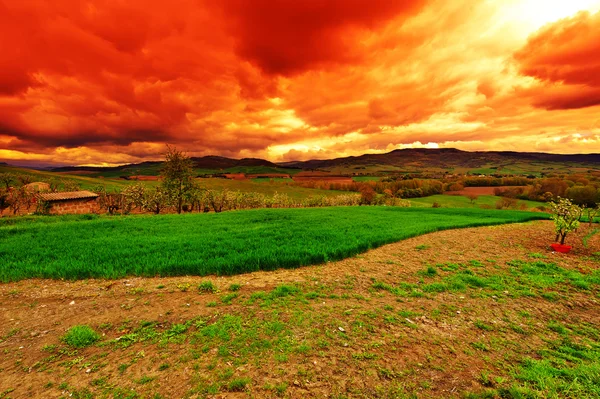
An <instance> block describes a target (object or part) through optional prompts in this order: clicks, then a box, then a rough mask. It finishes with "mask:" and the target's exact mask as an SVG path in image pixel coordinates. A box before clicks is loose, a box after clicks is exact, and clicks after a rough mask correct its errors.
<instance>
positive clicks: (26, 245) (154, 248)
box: [0, 207, 547, 282]
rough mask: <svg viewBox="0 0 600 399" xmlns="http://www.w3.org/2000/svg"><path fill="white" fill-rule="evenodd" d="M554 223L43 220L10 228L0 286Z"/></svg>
mask: <svg viewBox="0 0 600 399" xmlns="http://www.w3.org/2000/svg"><path fill="white" fill-rule="evenodd" d="M545 218H547V215H546V214H542V213H528V212H518V211H497V210H483V209H433V208H431V209H429V208H426V209H424V208H420V209H417V208H415V209H411V208H395V207H330V208H310V209H259V210H247V211H240V212H226V213H214V214H213V213H211V214H186V215H157V216H151V215H131V216H123V217H113V218H111V217H98V218H93V219H92V220H86V219H84V218H56V219H54V218H53V217H33V218H27V219H23V220H20V221H19V223H16V224H0V253H1V254H2V266H0V281H2V282H9V281H18V280H22V279H27V278H54V279H70V280H74V279H86V278H109V279H115V278H122V277H125V276H131V275H137V276H153V277H154V276H183V275H210V274H216V275H224V274H225V275H230V274H237V273H246V272H252V271H257V270H273V269H277V268H292V267H298V266H305V265H311V264H319V263H323V262H327V261H332V260H338V259H343V258H347V257H351V256H354V255H357V254H359V253H361V252H365V251H367V250H368V249H371V248H375V247H378V246H381V245H384V244H388V243H391V242H396V241H399V240H402V239H405V238H410V237H414V236H417V235H419V234H424V233H429V232H433V231H438V230H443V229H450V228H459V227H474V226H486V225H495V224H503V223H512V222H524V221H528V220H534V219H545ZM290 237H298V239H290ZM300 237H301V239H300ZM86 248H94V250H93V251H87V250H85V249H86ZM240 248H243V249H244V250H243V251H240ZM82 254H85V256H82Z"/></svg>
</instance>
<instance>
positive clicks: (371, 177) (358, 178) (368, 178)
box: [352, 176, 381, 181]
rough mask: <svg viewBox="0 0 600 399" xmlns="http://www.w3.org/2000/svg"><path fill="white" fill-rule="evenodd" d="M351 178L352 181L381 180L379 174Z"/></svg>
mask: <svg viewBox="0 0 600 399" xmlns="http://www.w3.org/2000/svg"><path fill="white" fill-rule="evenodd" d="M352 180H354V181H379V180H381V177H380V176H353V177H352Z"/></svg>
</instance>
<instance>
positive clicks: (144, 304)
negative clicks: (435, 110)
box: [0, 222, 600, 398]
mask: <svg viewBox="0 0 600 399" xmlns="http://www.w3.org/2000/svg"><path fill="white" fill-rule="evenodd" d="M585 232H586V231H585V228H584V227H582V229H581V231H580V232H578V233H576V234H574V235H573V236H570V237H569V238H568V243H570V244H572V245H574V249H573V251H572V252H571V253H569V254H559V253H554V252H551V251H550V250H549V247H548V245H549V244H550V243H551V242H552V238H553V233H552V224H551V223H550V222H531V223H526V224H514V225H504V226H496V227H484V228H468V229H461V230H450V231H443V232H437V233H432V234H427V235H424V236H420V237H416V238H412V239H409V240H405V241H402V242H399V243H395V244H391V245H386V246H384V247H381V248H378V249H375V250H371V251H369V252H367V253H364V254H362V255H360V256H357V257H354V258H350V259H346V260H343V261H339V262H332V263H327V264H323V265H320V266H312V267H303V268H299V269H294V270H277V271H273V272H256V273H251V274H244V275H238V276H231V277H222V276H221V277H217V276H209V277H191V276H190V277H179V278H129V279H124V280H115V281H106V280H84V281H50V280H26V281H21V282H17V283H10V284H2V285H0V337H2V340H0V398H9V397H10V398H59V397H69V396H72V397H96V396H97V397H104V396H102V395H105V396H106V397H148V398H152V397H156V398H158V397H163V398H182V397H215V398H230V397H231V398H238V397H289V398H305V397H314V398H323V397H403V396H401V395H404V394H407V393H412V394H414V395H416V396H418V397H461V395H463V394H464V393H465V392H479V391H482V390H484V389H485V386H484V385H483V383H482V381H481V375H482V372H484V371H485V372H489V373H490V374H491V375H497V376H503V375H505V373H506V369H507V367H509V366H511V365H513V366H514V365H516V364H517V363H518V361H519V359H520V358H521V356H524V355H530V356H532V357H535V356H537V355H536V350H537V349H538V348H539V347H540V346H542V345H543V344H544V338H545V336H546V335H547V333H546V332H544V331H545V328H546V324H547V322H548V321H549V320H554V319H560V318H561V317H567V316H568V317H569V320H577V321H581V322H587V323H591V324H592V325H600V299H598V297H594V296H590V295H585V294H583V293H579V292H569V293H568V294H565V296H564V297H562V298H560V299H559V300H557V301H546V300H542V299H540V298H527V297H521V298H518V299H511V298H510V296H509V295H508V293H507V297H506V298H503V299H502V298H501V299H499V298H493V297H486V296H478V295H476V293H475V294H473V293H471V294H464V293H450V292H442V293H439V294H437V295H435V296H429V295H426V296H423V297H403V298H398V297H396V296H394V295H391V294H389V293H388V292H385V291H377V290H374V289H373V284H374V282H375V281H379V282H384V283H387V284H399V283H401V282H407V283H413V284H419V283H421V282H422V281H423V277H422V276H421V275H419V273H420V272H422V271H423V270H424V268H426V267H427V265H436V264H442V263H461V264H467V263H469V262H480V263H482V264H484V265H485V266H484V267H486V268H493V267H498V268H503V267H505V265H506V263H507V262H509V261H512V260H515V259H531V258H532V257H534V258H542V257H543V258H545V261H548V262H555V263H557V264H558V265H560V266H561V267H565V268H569V269H573V270H577V271H580V272H583V273H589V272H590V271H592V270H595V269H597V268H598V267H599V263H598V262H597V261H596V260H594V259H595V258H594V257H593V254H594V253H595V252H597V251H600V240H599V238H598V237H595V238H593V239H591V240H590V242H589V243H588V247H587V248H585V247H584V246H583V244H582V237H583V235H584V234H585ZM207 280H210V281H212V282H213V283H214V284H215V285H216V287H218V288H219V290H220V292H217V293H208V294H202V293H200V292H198V290H197V289H196V287H197V286H198V284H199V283H201V282H203V281H207ZM232 284H239V285H240V286H241V288H240V290H239V291H238V293H239V297H237V298H235V299H234V300H232V301H231V303H224V302H223V300H222V297H223V295H224V294H227V293H228V292H229V291H228V287H230V286H231V285H232ZM282 284H285V285H294V286H298V287H301V288H302V290H303V291H304V292H309V291H311V290H313V289H314V290H321V291H319V292H326V293H327V295H326V296H319V297H318V298H317V299H316V300H310V301H304V302H295V301H292V300H290V301H288V302H284V303H283V305H281V304H279V305H278V302H275V304H274V305H271V306H264V305H263V306H261V305H260V304H259V303H249V302H248V299H250V298H251V297H252V294H254V293H257V292H261V291H264V292H271V291H272V290H273V289H275V288H276V287H277V286H280V285H282ZM398 312H404V313H400V314H401V315H400V316H398V314H399V313H398ZM274 314H276V316H273V315H274ZM523 314H527V315H529V316H528V317H527V318H523V317H522V316H520V315H523ZM224 315H238V316H240V317H242V318H243V319H244V322H245V323H254V322H256V320H261V319H263V318H265V319H267V318H270V317H276V318H278V319H279V320H281V321H282V322H283V323H284V324H285V325H286V328H289V329H290V331H291V334H292V336H291V337H290V339H291V340H292V341H293V342H305V343H307V345H308V346H309V347H310V349H308V350H306V351H296V352H293V351H292V352H290V353H289V354H288V355H286V357H285V358H283V359H282V358H281V356H279V357H278V353H276V352H278V350H276V349H277V348H278V347H274V349H273V352H274V353H270V352H268V351H267V352H266V353H264V352H263V353H262V354H261V355H260V356H258V355H257V356H254V355H252V354H250V355H239V354H237V355H236V354H235V353H234V354H232V355H231V356H230V357H219V355H218V353H217V351H218V349H219V348H217V347H209V348H208V349H207V350H206V351H205V352H204V351H201V350H200V349H199V348H200V347H201V346H202V343H194V342H192V340H191V339H186V340H184V341H182V342H178V343H168V344H165V345H160V344H150V343H136V344H134V345H132V346H129V347H127V348H123V349H121V348H115V347H113V346H110V345H108V346H102V345H96V346H91V347H88V348H85V349H79V350H77V351H72V353H67V352H68V351H67V352H65V351H63V352H62V354H60V356H59V355H57V352H56V350H57V349H55V350H54V352H53V351H52V348H53V347H52V346H53V345H55V346H56V347H57V348H64V347H65V345H64V344H63V343H62V342H61V337H62V336H63V335H64V334H65V332H66V331H67V330H68V329H69V328H70V327H72V326H74V325H80V324H87V325H89V326H91V327H93V328H94V329H96V330H97V331H99V332H101V334H102V335H103V337H102V341H101V342H108V341H110V340H114V339H117V338H119V337H122V336H123V335H125V334H127V333H130V332H132V331H133V329H134V327H135V326H137V325H138V324H139V323H140V322H141V321H142V320H150V321H155V322H157V323H158V327H161V326H164V328H167V327H168V326H170V325H172V324H175V323H183V322H185V321H187V320H191V319H194V318H198V317H202V318H205V320H208V321H209V323H210V322H211V321H212V320H217V319H219V318H222V317H223V316H224ZM392 315H393V316H394V317H395V319H397V320H396V321H393V320H394V319H393V318H391V317H392ZM402 315H407V316H406V317H405V316H402ZM300 317H302V319H301V320H305V322H303V324H302V323H296V324H293V323H294V322H292V321H291V320H300ZM391 320H392V321H391ZM478 320H483V321H485V323H487V324H489V325H491V326H495V328H496V331H495V332H488V331H485V330H481V329H479V328H476V327H474V322H476V321H478ZM509 324H510V325H517V326H523V328H525V329H527V330H528V331H529V332H530V333H528V334H526V335H522V334H519V333H517V332H514V331H512V330H510V329H506V328H504V327H503V326H507V325H509ZM107 326H108V327H107ZM111 326H112V327H111ZM499 331H501V334H500V332H499ZM477 342H479V343H485V345H487V346H488V347H489V348H490V349H489V350H487V351H480V350H477V349H474V345H473V343H477ZM249 344H250V342H249ZM51 354H54V355H56V357H55V358H52V359H48V358H49V356H50V355H51ZM244 356H246V357H245V358H244ZM163 363H168V364H169V365H170V366H169V368H167V369H163V368H162V367H159V365H160V364H163ZM41 364H43V365H45V366H44V367H40V365H41ZM123 364H128V365H129V366H127V368H126V370H124V371H123V370H122V369H121V368H122V367H121V368H119V366H120V365H123ZM228 369H231V370H232V371H233V374H234V377H244V378H248V379H249V381H250V383H249V384H247V386H245V388H244V389H242V390H241V392H237V391H236V390H235V389H234V388H235V387H233V388H231V387H230V389H227V383H228V381H229V380H227V378H228V377H227V376H224V377H223V376H222V374H223V372H224V371H223V370H228ZM219 376H221V377H219ZM145 377H148V379H150V381H149V382H147V383H146V382H144V381H146V380H145V379H144V378H145ZM507 378H508V377H507ZM99 381H100V382H99ZM218 381H222V385H221V388H220V389H218V392H207V391H206V390H202V389H200V388H198V387H199V386H200V385H202V384H203V383H205V382H206V383H208V382H214V383H217V382H218ZM278 384H279V385H278ZM101 386H104V387H105V388H104V390H102V389H100V388H98V387H101ZM106 386H109V387H112V388H110V389H112V391H111V390H110V389H108V388H106ZM275 386H279V389H275V388H273V387H275ZM117 387H118V388H119V389H121V388H122V389H128V390H130V391H128V392H134V391H135V392H137V395H138V396H118V395H117V393H118V392H120V391H118V389H117ZM85 389H89V392H91V393H93V396H82V395H83V394H82V393H81V392H84V391H83V390H85ZM107 389H108V390H107ZM85 392H88V391H85ZM115 392H117V393H115ZM78 395H79V396H78ZM111 395H112V396H111ZM155 395H157V396H155ZM158 395H160V396H158Z"/></svg>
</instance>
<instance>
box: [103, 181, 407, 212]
mask: <svg viewBox="0 0 600 399" xmlns="http://www.w3.org/2000/svg"><path fill="white" fill-rule="evenodd" d="M95 191H96V192H97V193H98V194H99V195H100V197H99V205H100V207H101V209H102V210H103V211H105V212H108V213H110V214H129V213H140V212H152V213H155V214H160V213H164V212H168V211H175V212H179V210H180V209H181V212H217V213H218V212H224V211H231V210H239V209H257V208H310V207H322V206H356V205H390V206H409V203H408V202H407V201H403V200H401V199H398V198H386V197H385V196H373V197H370V196H369V195H368V194H367V195H365V194H364V193H361V194H354V193H352V194H351V193H349V194H341V195H336V196H324V195H318V196H310V197H308V198H304V199H301V200H295V199H293V198H291V197H289V196H288V195H286V194H281V193H275V194H274V195H273V196H268V195H264V194H261V193H255V192H240V191H229V190H206V189H202V188H198V187H195V188H194V189H192V190H185V191H183V192H182V197H181V200H180V198H178V197H177V194H178V192H179V191H176V192H175V193H174V194H175V195H173V194H169V193H168V191H166V190H165V189H164V187H162V186H160V187H156V188H148V187H146V186H144V185H142V184H136V185H133V186H129V187H127V188H125V189H124V190H123V191H121V192H117V193H110V192H106V191H105V190H104V189H103V188H102V187H98V188H97V189H96V190H95ZM180 206H181V208H180ZM181 212H180V213H181Z"/></svg>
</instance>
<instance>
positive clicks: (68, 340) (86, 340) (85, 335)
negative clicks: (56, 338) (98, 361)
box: [61, 325, 100, 348]
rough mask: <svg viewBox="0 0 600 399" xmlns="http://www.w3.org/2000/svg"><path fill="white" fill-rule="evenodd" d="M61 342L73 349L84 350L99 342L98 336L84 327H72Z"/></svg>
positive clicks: (90, 329) (89, 328) (87, 327)
mask: <svg viewBox="0 0 600 399" xmlns="http://www.w3.org/2000/svg"><path fill="white" fill-rule="evenodd" d="M61 340H62V341H63V342H64V343H65V344H67V345H69V346H71V347H73V348H86V347H88V346H90V345H93V344H94V343H96V342H97V341H98V340H100V334H98V333H97V332H96V331H94V330H93V329H92V328H91V327H89V326H86V325H81V326H73V327H71V328H70V329H69V330H68V331H67V333H66V334H65V335H63V336H62V338H61Z"/></svg>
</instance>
